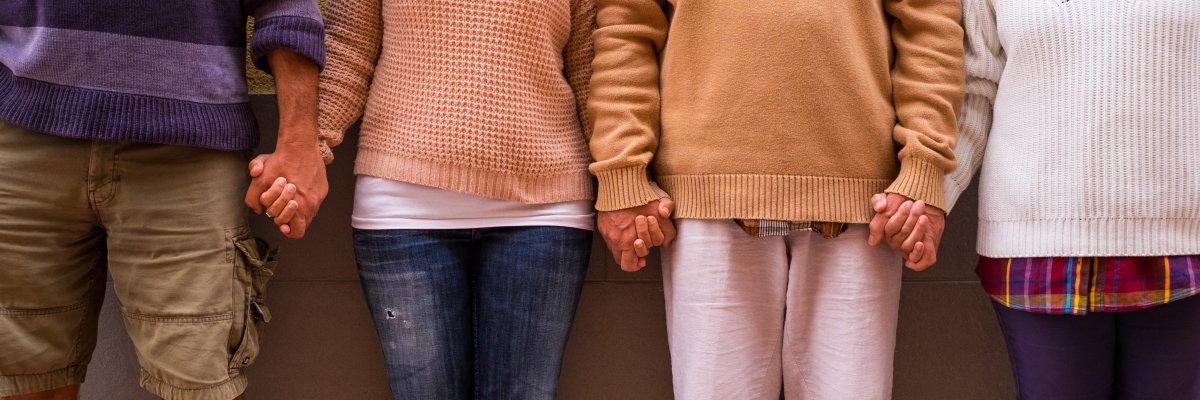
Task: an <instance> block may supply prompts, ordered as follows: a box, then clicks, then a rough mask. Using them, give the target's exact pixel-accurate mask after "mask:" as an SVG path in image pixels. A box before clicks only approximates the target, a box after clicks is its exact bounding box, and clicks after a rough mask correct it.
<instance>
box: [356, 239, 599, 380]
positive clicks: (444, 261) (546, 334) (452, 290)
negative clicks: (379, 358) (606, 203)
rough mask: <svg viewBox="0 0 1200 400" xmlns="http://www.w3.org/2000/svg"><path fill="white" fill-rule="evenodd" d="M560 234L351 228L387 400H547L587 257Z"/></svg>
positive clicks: (584, 247) (583, 245)
mask: <svg viewBox="0 0 1200 400" xmlns="http://www.w3.org/2000/svg"><path fill="white" fill-rule="evenodd" d="M591 245H592V232H591V231H586V230H580V229H573V228H564V227H546V226H539V227H501V228H483V229H431V230H407V229H404V230H360V229H355V230H354V249H355V254H356V256H357V257H358V271H359V276H360V277H361V279H362V286H363V291H364V292H365V294H366V298H367V304H368V306H369V307H370V309H371V317H372V318H373V319H374V320H375V329H376V331H377V332H378V333H379V341H380V343H381V345H382V347H383V355H384V360H385V362H386V363H387V373H388V382H389V384H390V385H391V388H392V394H393V395H392V397H393V398H394V399H422V400H425V399H428V400H438V399H470V398H478V399H554V398H555V396H556V393H557V389H558V374H559V369H560V368H561V366H562V354H563V351H564V350H565V348H566V344H567V337H568V336H569V335H570V332H571V322H572V321H573V320H574V317H575V307H576V305H578V303H579V293H580V291H581V290H582V288H583V279H584V275H585V274H586V272H587V265H588V259H589V257H590V254H591Z"/></svg>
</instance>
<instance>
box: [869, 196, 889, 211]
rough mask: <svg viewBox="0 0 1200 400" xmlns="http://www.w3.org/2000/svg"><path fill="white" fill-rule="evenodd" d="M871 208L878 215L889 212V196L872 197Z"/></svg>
mask: <svg viewBox="0 0 1200 400" xmlns="http://www.w3.org/2000/svg"><path fill="white" fill-rule="evenodd" d="M871 208H874V209H875V212H877V213H881V212H884V211H887V195H886V194H883V193H876V194H875V195H874V196H871Z"/></svg>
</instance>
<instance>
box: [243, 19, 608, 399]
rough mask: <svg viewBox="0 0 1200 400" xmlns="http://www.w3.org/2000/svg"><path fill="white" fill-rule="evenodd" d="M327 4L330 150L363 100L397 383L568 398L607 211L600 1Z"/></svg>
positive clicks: (377, 313) (323, 100) (369, 215)
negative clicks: (568, 370)
mask: <svg viewBox="0 0 1200 400" xmlns="http://www.w3.org/2000/svg"><path fill="white" fill-rule="evenodd" d="M326 11H327V18H326V27H327V30H328V37H327V40H326V42H327V46H328V48H329V56H328V63H327V66H326V69H325V70H324V72H323V73H322V75H321V80H320V88H319V97H318V99H319V103H320V113H319V118H318V120H319V126H320V130H321V139H322V144H321V152H322V154H323V155H324V156H325V159H326V160H327V161H329V160H332V158H333V154H332V152H331V151H330V148H331V147H333V146H336V145H337V144H339V143H340V142H341V141H342V137H343V134H344V132H345V131H346V130H347V128H349V127H350V126H351V124H353V123H354V122H355V121H356V120H358V119H359V117H360V116H361V117H362V127H361V130H360V134H359V139H358V158H357V160H356V161H355V168H354V171H355V174H356V175H357V176H358V178H357V182H356V187H355V195H354V211H353V218H352V221H351V224H352V225H353V227H354V247H355V253H356V256H357V259H358V260H357V261H358V267H359V273H360V277H361V281H362V286H363V290H364V292H365V294H366V298H367V302H368V306H369V308H370V310H371V313H372V317H373V318H374V320H375V327H376V330H377V331H378V333H379V339H380V343H381V347H382V348H383V352H384V360H385V362H386V367H387V373H388V381H389V384H390V385H391V389H392V393H393V397H394V398H396V399H469V398H484V399H554V398H555V396H556V390H557V381H558V374H559V369H560V367H561V364H562V354H563V350H564V349H565V346H566V342H567V337H568V335H569V333H570V328H571V322H572V320H573V318H574V315H575V308H576V305H577V303H578V301H579V295H580V290H581V288H582V285H583V279H584V275H585V272H586V270H587V265H588V261H589V257H590V251H591V244H592V229H593V224H594V221H595V212H594V210H593V208H592V207H593V199H594V192H595V187H594V185H595V184H594V180H593V179H592V177H591V176H590V174H589V173H588V171H587V166H588V164H589V163H590V162H591V157H590V155H589V154H588V149H587V137H588V131H589V129H588V128H589V126H588V120H587V115H586V109H585V106H584V104H585V101H586V99H587V97H588V80H589V77H590V74H591V64H590V63H591V60H592V40H591V33H592V29H593V26H594V20H595V10H594V5H593V4H592V3H591V1H590V0H553V1H541V2H528V1H523V0H499V1H490V2H479V1H475V0H449V1H439V2H398V1H386V0H343V1H337V2H331V3H330V4H329V7H328V9H327V10H326ZM272 194H273V195H275V196H268V198H266V199H264V202H267V203H270V204H277V205H285V204H286V203H287V201H288V193H282V192H279V191H276V192H273V193H272ZM281 209H286V208H281ZM284 222H286V221H284Z"/></svg>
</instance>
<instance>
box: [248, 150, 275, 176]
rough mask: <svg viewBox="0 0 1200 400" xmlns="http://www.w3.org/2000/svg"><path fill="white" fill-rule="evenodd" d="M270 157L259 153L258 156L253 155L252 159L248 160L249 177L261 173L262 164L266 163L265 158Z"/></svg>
mask: <svg viewBox="0 0 1200 400" xmlns="http://www.w3.org/2000/svg"><path fill="white" fill-rule="evenodd" d="M270 157H271V156H270V155H267V154H259V155H258V157H254V159H253V160H250V177H251V178H257V177H258V176H259V175H262V173H263V169H264V165H265V164H266V163H267V159H268V158H270Z"/></svg>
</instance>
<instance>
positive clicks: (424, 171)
mask: <svg viewBox="0 0 1200 400" xmlns="http://www.w3.org/2000/svg"><path fill="white" fill-rule="evenodd" d="M446 161H449V160H437V161H431V160H422V159H416V158H412V157H404V156H400V155H395V154H390V153H386V152H383V151H379V150H373V149H368V148H362V147H359V150H358V159H357V160H355V163H354V173H355V174H356V175H370V176H375V177H380V178H386V179H392V180H397V181H401V182H408V183H414V184H418V185H424V186H429V187H435V188H439V189H445V190H452V191H455V192H460V193H467V194H473V195H476V196H483V197H489V198H494V199H501V200H510V201H519V202H521V203H525V204H548V203H561V202H566V201H578V200H592V199H594V198H595V193H596V187H595V183H593V180H592V176H591V175H590V174H588V171H587V169H586V166H580V168H579V170H578V171H569V172H564V173H561V174H555V175H546V176H527V175H517V174H512V173H507V172H502V171H493V170H488V169H482V168H475V167H470V166H464V165H456V164H451V163H448V162H446Z"/></svg>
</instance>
